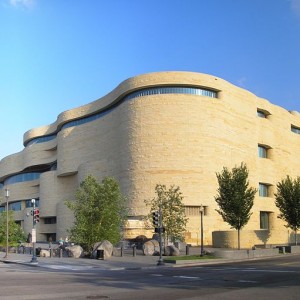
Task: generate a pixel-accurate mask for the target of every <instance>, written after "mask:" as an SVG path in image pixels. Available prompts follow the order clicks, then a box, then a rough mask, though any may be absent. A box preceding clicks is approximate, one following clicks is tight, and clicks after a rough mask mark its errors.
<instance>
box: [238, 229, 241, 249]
mask: <svg viewBox="0 0 300 300" xmlns="http://www.w3.org/2000/svg"><path fill="white" fill-rule="evenodd" d="M240 238H241V235H240V229H238V250H241V240H240Z"/></svg>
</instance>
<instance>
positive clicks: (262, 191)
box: [258, 183, 269, 197]
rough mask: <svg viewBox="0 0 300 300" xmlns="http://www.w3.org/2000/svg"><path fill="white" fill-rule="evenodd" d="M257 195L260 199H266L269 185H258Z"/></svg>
mask: <svg viewBox="0 0 300 300" xmlns="http://www.w3.org/2000/svg"><path fill="white" fill-rule="evenodd" d="M258 193H259V196H260V197H268V195H269V185H267V184H265V183H260V184H259V188H258Z"/></svg>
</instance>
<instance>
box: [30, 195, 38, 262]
mask: <svg viewBox="0 0 300 300" xmlns="http://www.w3.org/2000/svg"><path fill="white" fill-rule="evenodd" d="M31 203H32V233H31V242H32V250H33V253H32V258H31V262H32V263H37V262H38V260H37V257H36V253H35V252H36V250H35V243H36V230H35V224H36V221H37V216H36V208H35V199H31ZM38 213H39V211H38Z"/></svg>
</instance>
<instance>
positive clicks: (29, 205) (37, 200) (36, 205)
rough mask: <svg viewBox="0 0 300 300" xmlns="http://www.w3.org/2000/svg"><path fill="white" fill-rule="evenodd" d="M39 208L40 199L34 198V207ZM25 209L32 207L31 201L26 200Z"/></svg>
mask: <svg viewBox="0 0 300 300" xmlns="http://www.w3.org/2000/svg"><path fill="white" fill-rule="evenodd" d="M39 206H40V199H39V198H36V199H35V207H39ZM25 207H26V208H31V207H32V202H31V199H28V200H26V201H25Z"/></svg>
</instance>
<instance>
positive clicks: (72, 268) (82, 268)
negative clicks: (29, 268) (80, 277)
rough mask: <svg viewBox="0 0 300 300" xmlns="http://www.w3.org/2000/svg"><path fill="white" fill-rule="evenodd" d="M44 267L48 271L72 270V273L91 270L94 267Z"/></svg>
mask: <svg viewBox="0 0 300 300" xmlns="http://www.w3.org/2000/svg"><path fill="white" fill-rule="evenodd" d="M43 267H44V268H48V269H54V270H72V271H82V270H90V269H92V268H93V267H92V266H61V265H47V266H43Z"/></svg>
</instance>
